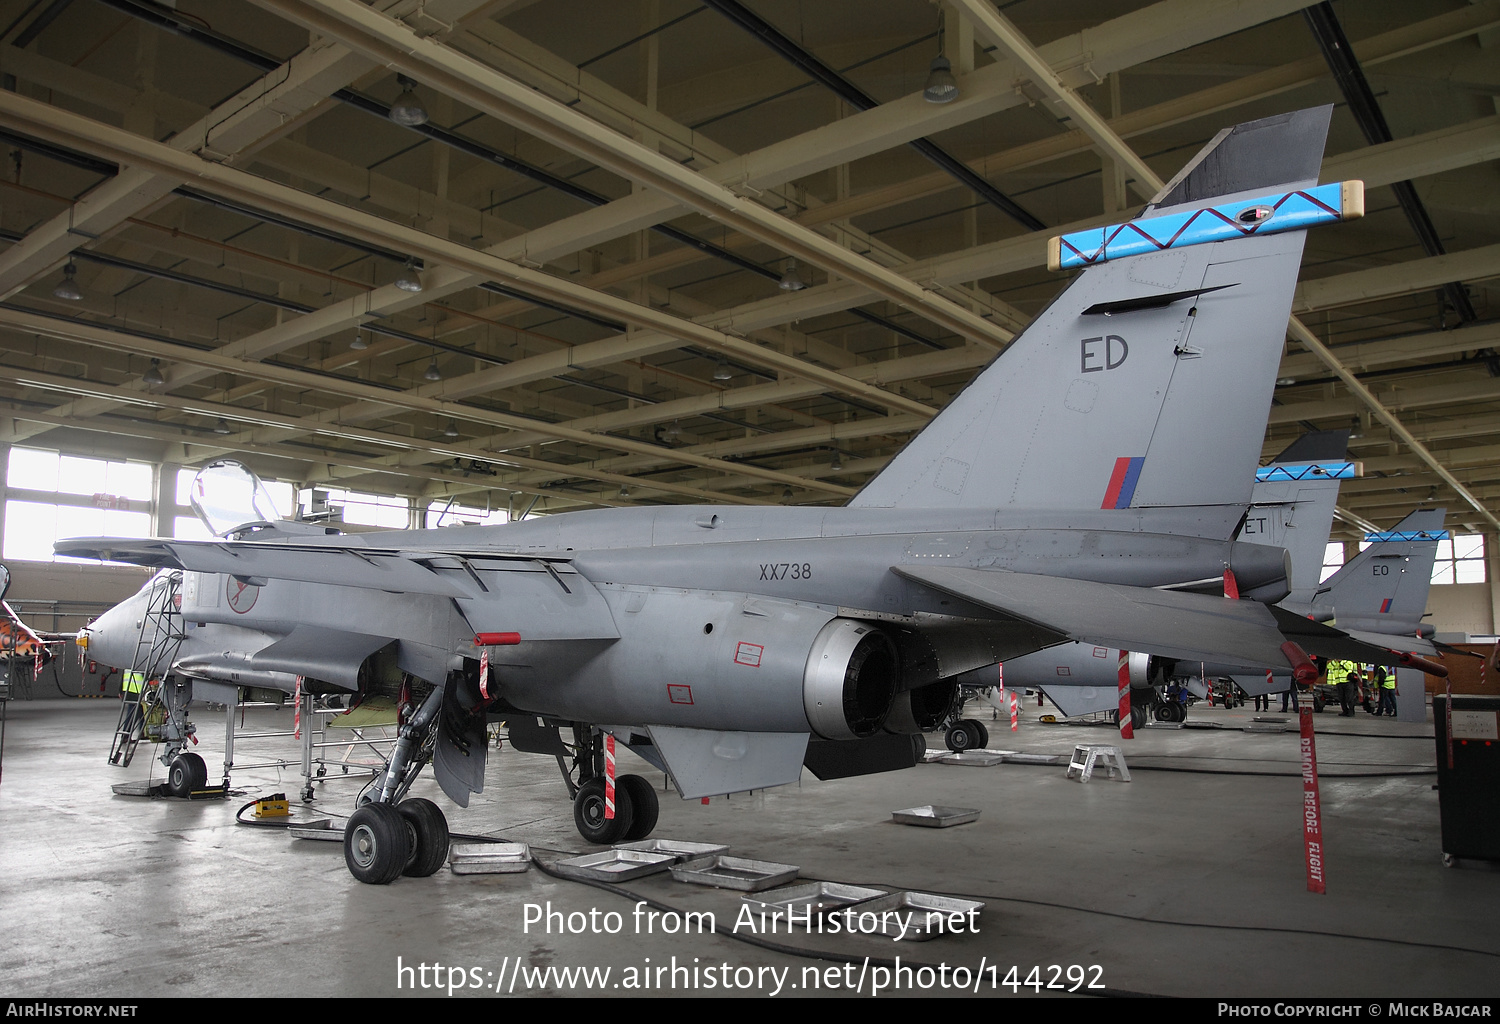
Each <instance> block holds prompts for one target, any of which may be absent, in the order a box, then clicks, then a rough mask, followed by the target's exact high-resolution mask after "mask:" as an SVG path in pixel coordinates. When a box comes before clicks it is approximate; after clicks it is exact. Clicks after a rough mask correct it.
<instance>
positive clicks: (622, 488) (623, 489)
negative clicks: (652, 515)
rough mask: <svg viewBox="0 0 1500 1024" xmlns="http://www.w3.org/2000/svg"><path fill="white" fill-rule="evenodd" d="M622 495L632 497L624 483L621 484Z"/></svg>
mask: <svg viewBox="0 0 1500 1024" xmlns="http://www.w3.org/2000/svg"><path fill="white" fill-rule="evenodd" d="M620 497H622V498H628V497H630V490H629V488H627V487H626V486H625V485H624V484H621V485H620Z"/></svg>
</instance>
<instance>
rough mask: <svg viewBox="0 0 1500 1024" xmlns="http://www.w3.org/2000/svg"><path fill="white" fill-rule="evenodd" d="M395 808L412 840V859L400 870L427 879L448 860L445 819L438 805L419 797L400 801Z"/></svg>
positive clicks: (446, 824)
mask: <svg viewBox="0 0 1500 1024" xmlns="http://www.w3.org/2000/svg"><path fill="white" fill-rule="evenodd" d="M396 810H397V811H399V812H400V813H401V817H402V819H403V820H405V822H406V825H407V830H408V832H409V833H410V835H411V839H412V849H411V858H410V860H409V861H408V862H407V864H406V867H405V868H404V869H402V871H401V873H402V874H403V875H410V876H412V877H413V878H426V877H427V876H428V875H430V874H432V873H434V872H435V871H437V869H438V868H440V867H442V866H443V861H445V860H447V859H448V819H447V818H445V817H443V812H442V810H441V809H439V808H438V805H437V804H435V803H433V802H432V801H431V800H424V799H422V798H421V797H418V798H416V799H414V800H403V801H401V802H400V803H399V804H397V805H396Z"/></svg>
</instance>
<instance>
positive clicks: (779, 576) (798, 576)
mask: <svg viewBox="0 0 1500 1024" xmlns="http://www.w3.org/2000/svg"><path fill="white" fill-rule="evenodd" d="M760 578H761V579H763V580H786V579H793V580H810V579H812V563H811V562H762V563H760Z"/></svg>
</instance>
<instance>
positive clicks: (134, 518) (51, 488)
mask: <svg viewBox="0 0 1500 1024" xmlns="http://www.w3.org/2000/svg"><path fill="white" fill-rule="evenodd" d="M152 476H153V473H152V468H151V466H149V465H147V464H146V463H142V462H117V461H111V460H108V459H87V458H81V457H79V456H73V455H63V454H62V453H60V452H54V451H42V450H39V449H35V448H12V449H11V450H10V456H9V459H8V460H7V464H6V473H5V486H6V490H7V495H6V502H5V544H4V551H3V555H4V557H5V558H7V559H19V560H22V561H33V562H53V561H60V560H62V559H58V558H57V556H55V555H53V553H52V545H53V543H54V542H55V541H57V540H59V539H61V538H65V537H102V536H110V537H149V536H151V497H152V495H151V490H152ZM66 561H78V559H66Z"/></svg>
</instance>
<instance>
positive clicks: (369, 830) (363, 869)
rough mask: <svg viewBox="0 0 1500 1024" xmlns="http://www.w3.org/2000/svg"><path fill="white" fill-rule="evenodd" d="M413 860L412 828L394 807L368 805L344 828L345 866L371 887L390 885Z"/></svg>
mask: <svg viewBox="0 0 1500 1024" xmlns="http://www.w3.org/2000/svg"><path fill="white" fill-rule="evenodd" d="M410 861H411V829H410V828H409V827H408V826H407V823H406V818H405V817H403V816H402V814H401V812H400V811H398V810H396V808H394V807H392V806H391V805H390V804H365V805H364V806H363V807H361V808H360V809H359V810H357V811H355V812H354V813H353V814H351V815H350V816H349V821H348V823H347V824H346V825H345V826H344V863H345V864H346V865H348V867H349V873H350V874H351V875H353V876H354V877H355V878H357V879H359V880H360V881H361V882H364V883H366V884H367V885H386V884H388V883H390V882H394V881H395V880H396V879H397V878H399V877H400V875H401V872H402V871H404V870H406V865H407V864H408V863H410Z"/></svg>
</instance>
